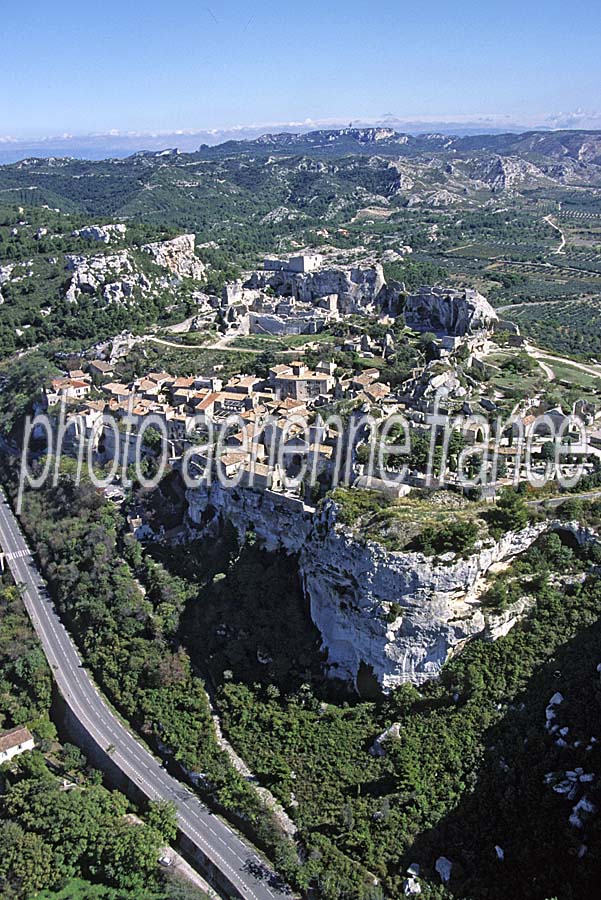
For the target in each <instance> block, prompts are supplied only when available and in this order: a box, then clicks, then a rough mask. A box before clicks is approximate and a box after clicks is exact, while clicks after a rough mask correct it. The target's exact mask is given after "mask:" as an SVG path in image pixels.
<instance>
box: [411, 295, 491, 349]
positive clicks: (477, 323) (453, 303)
mask: <svg viewBox="0 0 601 900" xmlns="http://www.w3.org/2000/svg"><path fill="white" fill-rule="evenodd" d="M405 321H406V322H407V325H408V326H409V327H410V328H414V329H415V330H416V331H432V332H434V333H435V334H444V335H451V336H454V337H463V336H464V335H466V334H474V333H477V332H481V331H492V330H493V329H494V327H495V324H496V323H497V322H498V316H497V314H496V312H495V311H494V309H493V308H492V306H491V305H490V303H489V302H488V300H487V299H486V298H485V297H483V296H482V294H479V293H478V291H474V290H466V291H449V290H442V289H441V288H431V287H424V288H421V289H420V290H419V291H418V292H417V294H412V295H411V296H410V297H408V298H407V303H406V305H405Z"/></svg>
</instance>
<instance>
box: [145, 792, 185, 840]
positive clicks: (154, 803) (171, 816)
mask: <svg viewBox="0 0 601 900" xmlns="http://www.w3.org/2000/svg"><path fill="white" fill-rule="evenodd" d="M146 822H147V824H148V825H149V826H150V828H154V830H155V831H157V832H158V833H159V834H160V835H161V837H162V838H163V839H164V841H165V842H166V843H171V841H174V840H175V839H176V837H177V809H176V806H175V803H172V802H171V801H169V800H151V801H150V803H149V804H148V812H147V814H146Z"/></svg>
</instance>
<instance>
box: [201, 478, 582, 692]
mask: <svg viewBox="0 0 601 900" xmlns="http://www.w3.org/2000/svg"><path fill="white" fill-rule="evenodd" d="M188 504H189V517H190V521H191V522H192V523H193V526H196V527H195V528H194V531H195V533H198V531H197V530H196V529H200V533H201V534H203V535H206V536H210V535H213V536H214V535H215V534H216V533H217V532H218V531H219V529H220V528H221V527H222V525H223V522H224V521H226V520H228V521H229V522H230V523H231V524H232V525H233V526H234V527H235V529H236V530H237V532H238V535H239V536H240V538H241V539H242V540H243V539H244V537H245V535H246V533H247V531H249V530H253V531H254V532H255V533H256V535H257V538H258V539H259V541H260V542H261V544H262V545H263V546H264V547H265V548H266V549H267V550H271V551H274V550H284V551H285V552H286V553H289V554H296V555H297V557H298V562H299V569H300V574H301V578H302V583H303V586H304V590H305V593H306V597H307V599H308V601H309V604H310V611H311V617H312V619H313V622H314V623H315V625H316V626H317V628H318V629H319V631H320V633H321V636H322V641H323V646H324V649H326V650H327V652H328V664H329V666H330V671H331V673H332V674H333V675H334V676H336V677H340V678H343V679H347V680H352V681H356V680H357V676H358V674H359V672H360V670H361V669H366V670H367V671H370V672H372V673H373V675H374V676H375V677H376V679H377V680H378V682H379V684H380V685H381V686H382V687H383V688H384V690H390V689H392V688H394V687H395V686H397V685H399V684H402V683H403V682H413V683H414V684H420V683H422V682H424V681H426V680H428V679H430V678H434V677H436V676H437V675H438V674H439V673H440V671H441V668H442V666H443V664H444V663H445V662H446V660H447V659H449V657H451V656H452V655H453V654H455V653H457V652H458V651H459V650H460V649H461V648H462V647H463V645H464V644H465V643H466V642H467V641H468V640H470V639H471V638H473V637H475V636H481V637H485V638H488V639H495V638H497V637H499V636H501V635H503V634H506V633H507V632H508V631H509V630H510V629H511V628H512V627H513V625H514V624H515V623H516V622H517V621H518V620H519V618H520V617H521V616H522V615H523V613H524V611H525V610H526V609H527V608H528V600H526V599H524V600H522V601H520V602H519V603H518V604H516V605H515V606H513V607H511V608H510V609H509V610H507V611H505V612H502V613H501V612H498V613H497V612H493V611H491V610H487V609H485V608H484V607H483V605H482V601H481V597H482V594H483V592H484V590H485V588H486V585H487V580H486V579H487V575H488V574H489V573H491V572H493V571H494V570H495V568H496V567H497V566H499V565H501V566H502V565H506V564H507V563H509V562H510V561H511V560H512V559H513V558H514V557H515V556H516V555H518V554H519V553H522V552H524V551H525V550H527V549H528V547H530V546H531V544H532V543H533V542H534V541H535V540H536V539H537V538H538V537H539V536H540V535H541V534H542V533H543V532H544V531H545V529H547V528H549V527H555V526H554V525H548V524H545V523H540V524H537V525H533V526H529V527H528V528H525V529H523V530H521V531H519V532H516V533H513V532H510V533H508V534H506V535H505V536H504V537H503V538H502V539H501V540H500V541H498V542H493V541H492V540H491V541H489V542H488V544H486V545H482V546H480V547H479V548H478V549H477V551H476V552H475V553H474V554H473V555H472V556H470V557H468V558H466V559H463V558H458V557H455V556H453V554H450V555H448V554H447V555H446V556H445V557H444V558H439V559H437V558H432V557H427V556H424V555H423V554H421V553H410V552H396V553H392V552H388V551H387V550H385V549H384V548H383V547H381V546H380V545H379V544H376V543H373V542H369V541H360V540H358V539H357V537H356V536H355V535H354V534H353V532H352V531H351V530H350V529H349V528H346V527H343V526H341V525H340V524H339V523H338V522H337V519H336V506H335V504H333V503H332V502H331V501H326V503H325V505H324V506H323V508H322V509H321V510H319V511H313V510H312V509H310V508H309V507H306V506H304V505H303V504H302V502H301V501H298V500H294V499H292V498H289V497H286V496H284V495H282V494H277V493H274V492H271V491H265V492H258V491H252V490H249V489H245V488H242V487H238V488H225V487H223V486H221V485H220V484H213V485H210V486H209V485H207V484H206V483H203V484H202V485H201V486H200V487H198V488H195V489H193V490H190V491H188ZM556 524H557V527H559V525H560V523H556ZM560 527H561V528H564V529H566V528H567V529H568V530H572V531H574V528H576V526H574V527H573V526H571V525H566V524H565V523H561V525H560ZM585 537H588V535H587V536H585V535H584V533H583V532H581V531H578V533H577V538H578V539H579V540H580V539H585Z"/></svg>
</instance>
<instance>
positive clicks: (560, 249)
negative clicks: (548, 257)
mask: <svg viewBox="0 0 601 900" xmlns="http://www.w3.org/2000/svg"><path fill="white" fill-rule="evenodd" d="M543 222H546V223H547V224H548V225H550V226H551V228H554V229H555V231H556V232H557V233H558V234H559V236H560V238H561V243H560V244H559V247H557V249H556V250H554V251H553V253H555V254H556V255H557V254H558V253H565V249H564V248H565V245H566V236H565V234H564V233H563V231H562V230H561V228H560V227H559V225H556V224H555V222H553V220H552V219H551V216H550V215H549V216H545V217H544V219H543Z"/></svg>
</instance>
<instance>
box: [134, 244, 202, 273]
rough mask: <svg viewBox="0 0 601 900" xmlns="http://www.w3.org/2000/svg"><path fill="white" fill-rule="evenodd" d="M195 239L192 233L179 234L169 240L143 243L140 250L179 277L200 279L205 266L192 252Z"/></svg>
mask: <svg viewBox="0 0 601 900" xmlns="http://www.w3.org/2000/svg"><path fill="white" fill-rule="evenodd" d="M195 241H196V238H195V237H194V235H193V234H180V235H179V236H178V237H176V238H173V239H172V240H170V241H156V242H155V243H152V244H144V246H143V247H142V250H143V251H144V253H148V254H149V256H151V257H152V259H153V260H154V262H155V263H156V264H157V265H158V266H162V267H163V268H164V269H167V270H168V271H169V272H172V273H173V274H174V275H177V276H178V277H179V278H193V279H194V280H196V281H201V280H202V278H203V277H204V273H205V270H206V266H205V265H204V263H203V262H201V260H200V259H199V258H198V257H197V256H196V253H195V252H194V248H195Z"/></svg>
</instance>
